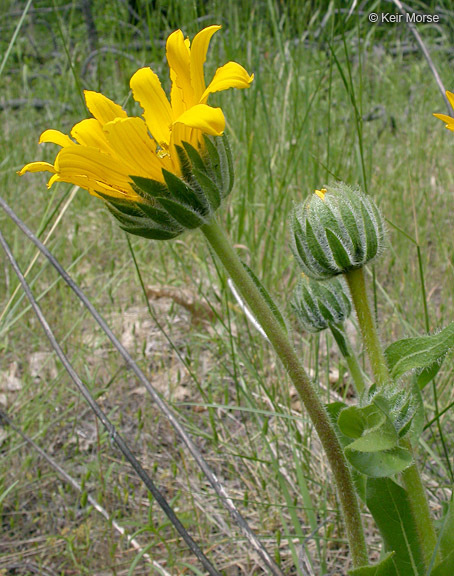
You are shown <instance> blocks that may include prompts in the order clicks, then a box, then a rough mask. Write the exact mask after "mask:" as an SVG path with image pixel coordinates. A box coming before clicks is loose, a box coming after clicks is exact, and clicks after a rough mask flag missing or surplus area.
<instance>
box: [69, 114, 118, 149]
mask: <svg viewBox="0 0 454 576" xmlns="http://www.w3.org/2000/svg"><path fill="white" fill-rule="evenodd" d="M71 136H72V137H73V138H74V139H75V140H77V142H79V144H81V145H82V146H93V147H94V148H98V149H99V150H103V151H104V152H109V151H110V146H109V143H108V142H107V139H106V135H105V133H104V131H103V129H102V126H101V124H100V123H99V122H98V120H96V119H95V118H87V119H86V120H82V121H81V122H78V123H77V124H76V125H75V126H73V128H72V130H71Z"/></svg>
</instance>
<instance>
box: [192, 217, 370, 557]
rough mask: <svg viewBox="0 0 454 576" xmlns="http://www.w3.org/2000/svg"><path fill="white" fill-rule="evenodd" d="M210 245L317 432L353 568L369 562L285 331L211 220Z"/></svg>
mask: <svg viewBox="0 0 454 576" xmlns="http://www.w3.org/2000/svg"><path fill="white" fill-rule="evenodd" d="M201 231H202V232H203V234H204V235H205V238H206V239H207V241H208V242H209V244H210V246H211V247H212V249H213V250H214V252H215V253H216V255H217V256H218V258H219V260H220V261H221V262H222V264H223V265H224V267H225V269H226V271H227V273H228V274H229V276H230V278H231V279H232V280H233V282H234V283H235V286H236V287H237V289H238V290H239V292H240V293H241V296H242V297H243V298H244V301H245V302H246V303H247V305H248V306H249V308H250V310H251V312H252V313H253V314H254V316H255V318H256V320H257V321H258V322H259V324H260V325H261V327H262V328H263V330H264V332H265V333H266V335H267V337H268V339H269V341H270V342H271V344H272V346H273V347H274V350H275V351H276V354H277V355H278V356H279V358H280V360H281V362H282V363H283V365H284V366H285V368H286V370H287V372H288V374H289V376H290V378H291V380H292V381H293V383H294V385H295V388H296V390H297V392H298V394H299V396H300V398H301V401H302V403H303V405H304V407H305V408H306V410H307V412H308V414H309V416H310V418H311V420H312V423H313V425H314V427H315V429H316V431H317V433H318V436H319V438H320V441H321V443H322V445H323V448H324V450H325V452H326V455H327V458H328V461H329V463H330V466H331V470H332V472H333V475H334V478H335V482H336V486H337V491H338V496H339V500H340V503H341V508H342V512H343V516H344V521H345V526H346V532H347V537H348V542H349V545H350V550H351V554H352V560H353V565H354V567H355V568H356V567H360V566H365V565H367V564H368V557H367V548H366V541H365V537H364V531H363V526H362V521H361V515H360V510H359V505H358V499H357V496H356V492H355V488H354V484H353V480H352V476H351V473H350V468H349V466H348V463H347V461H346V459H345V456H344V453H343V451H342V447H341V445H340V443H339V440H338V438H337V436H336V433H335V431H334V428H333V426H332V424H331V422H330V419H329V416H328V414H327V412H326V410H325V408H324V406H323V404H322V402H321V401H320V399H319V397H318V395H317V393H316V391H315V389H314V387H313V385H312V384H311V382H310V380H309V377H308V375H307V374H306V371H305V370H304V368H303V366H302V365H301V363H300V360H299V358H298V355H297V354H296V351H295V349H294V348H293V345H292V344H291V342H290V340H289V338H288V336H287V334H286V333H285V331H284V330H283V328H282V327H281V325H280V324H279V322H278V321H277V320H276V317H275V316H274V314H273V313H272V312H271V310H270V308H269V306H268V303H267V302H266V301H265V299H264V298H263V296H262V294H261V293H260V291H259V289H258V288H257V286H256V284H255V283H254V282H253V280H252V279H251V277H250V275H249V274H248V272H247V271H246V269H245V268H244V266H243V264H242V263H241V260H240V259H239V257H238V255H237V253H236V251H235V249H234V247H233V245H232V243H231V241H230V239H229V238H228V237H227V235H226V234H225V232H224V230H223V229H222V228H221V227H220V226H219V225H218V224H217V222H216V221H215V220H214V219H213V220H212V221H211V222H210V223H209V224H205V225H204V226H202V227H201Z"/></svg>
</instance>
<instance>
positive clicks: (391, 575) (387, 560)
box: [348, 552, 397, 576]
mask: <svg viewBox="0 0 454 576" xmlns="http://www.w3.org/2000/svg"><path fill="white" fill-rule="evenodd" d="M394 554H395V553H394V552H389V553H388V554H386V556H385V557H384V558H383V559H382V560H380V562H379V563H378V564H374V565H373V566H361V567H360V568H354V569H353V570H349V571H348V576H397V572H396V567H395V565H394V562H393V558H394Z"/></svg>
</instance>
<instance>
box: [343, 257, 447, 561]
mask: <svg viewBox="0 0 454 576" xmlns="http://www.w3.org/2000/svg"><path fill="white" fill-rule="evenodd" d="M345 277H346V279H347V282H348V286H349V288H350V293H351V295H352V300H353V304H354V306H355V309H356V315H357V316H358V323H359V327H360V330H361V334H362V337H363V340H364V345H365V347H366V350H367V353H368V356H369V361H370V364H371V368H372V372H373V374H374V377H375V380H376V382H377V385H378V386H379V387H381V388H384V387H386V386H388V385H390V384H391V383H392V380H391V376H390V374H389V371H388V367H387V365H386V360H385V356H384V354H383V349H382V347H381V344H380V339H379V337H378V332H377V328H376V326H375V322H374V319H373V316H372V313H371V310H370V306H369V300H368V297H367V290H366V282H365V279H364V269H363V268H358V269H357V270H351V271H350V272H348V273H347V274H345ZM401 444H402V446H403V447H405V448H407V449H408V450H410V452H411V453H412V454H413V461H414V463H413V464H412V465H411V466H409V467H408V468H407V469H406V470H404V471H403V472H402V480H403V482H404V485H405V489H406V490H407V494H408V498H409V501H410V508H411V511H412V516H413V520H414V522H415V524H416V527H417V530H418V538H419V543H420V546H421V551H422V554H423V558H424V562H425V567H426V568H428V567H429V566H430V562H431V559H432V554H433V552H434V550H435V546H436V544H437V535H436V532H435V527H434V524H433V520H432V517H431V514H430V508H429V502H428V500H427V496H426V491H425V489H424V486H423V484H422V481H421V476H420V474H419V470H418V467H417V465H416V462H415V460H414V450H413V447H412V445H411V442H410V441H409V440H407V439H404V440H402V442H401Z"/></svg>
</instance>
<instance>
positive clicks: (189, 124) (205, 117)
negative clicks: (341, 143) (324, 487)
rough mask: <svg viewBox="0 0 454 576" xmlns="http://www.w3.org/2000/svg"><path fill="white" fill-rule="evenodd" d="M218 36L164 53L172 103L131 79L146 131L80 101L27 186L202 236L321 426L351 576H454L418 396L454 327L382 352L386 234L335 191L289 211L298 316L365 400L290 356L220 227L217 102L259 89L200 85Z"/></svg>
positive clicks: (360, 197) (272, 309)
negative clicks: (86, 195)
mask: <svg viewBox="0 0 454 576" xmlns="http://www.w3.org/2000/svg"><path fill="white" fill-rule="evenodd" d="M219 28H220V27H219V26H209V27H207V28H205V29H203V30H201V31H200V32H199V33H198V34H197V35H196V36H195V37H194V39H193V41H192V43H191V42H190V41H189V39H185V38H184V36H183V34H182V32H181V31H179V30H178V31H176V32H174V33H173V34H171V35H170V36H169V38H168V39H167V46H166V53H167V60H168V63H169V68H170V79H171V83H172V88H171V93H170V100H169V99H168V97H167V95H166V94H165V92H164V90H163V88H162V86H161V83H160V81H159V78H158V77H157V75H156V74H155V73H154V72H153V71H152V70H151V69H150V68H142V69H140V70H138V71H137V72H136V73H135V74H134V75H133V77H132V78H131V82H130V86H131V90H132V95H133V98H134V100H135V101H136V102H137V103H138V104H139V105H140V106H141V107H142V109H143V114H142V116H140V117H137V116H132V117H131V116H128V115H127V113H126V111H125V110H123V108H121V106H119V105H118V104H115V103H114V102H112V101H111V100H109V99H108V98H107V97H106V96H104V95H102V94H98V93H96V92H91V91H86V92H85V100H86V104H87V108H88V110H89V111H90V113H91V116H92V117H91V118H89V119H85V120H82V121H81V122H79V123H78V124H76V125H75V126H74V127H73V129H72V130H71V134H70V136H68V135H66V134H63V133H62V132H60V131H58V130H53V129H52V130H46V131H45V132H44V133H43V134H42V135H41V138H40V142H43V143H53V144H56V145H57V146H59V147H60V150H59V152H58V153H57V155H56V157H55V160H54V162H53V163H50V162H41V161H38V162H31V163H29V164H27V165H26V166H24V167H23V168H22V170H21V171H20V174H24V173H25V172H42V171H47V172H50V174H51V178H50V180H49V183H48V186H49V187H50V186H52V184H53V183H54V182H58V181H60V182H70V183H73V184H75V185H77V186H80V187H81V188H84V189H86V190H88V191H89V192H90V193H91V194H92V195H93V196H96V197H98V198H100V199H101V200H102V201H104V202H105V203H106V205H107V207H108V209H109V210H110V211H111V213H112V214H113V215H114V216H115V218H116V219H117V220H118V221H119V223H120V226H121V227H122V228H123V229H124V230H126V231H127V232H129V233H131V234H135V235H139V236H142V237H144V238H148V239H153V240H168V239H172V238H175V237H177V236H180V235H181V234H183V233H184V232H187V231H190V230H194V229H198V230H200V232H201V233H202V234H203V235H204V237H205V239H206V240H207V242H208V243H209V245H210V246H211V248H212V250H213V252H214V253H215V254H216V255H217V257H218V258H219V261H220V262H221V263H222V265H223V266H224V267H225V269H226V271H227V273H228V275H229V276H230V279H231V280H232V281H233V283H234V284H235V286H236V290H237V291H238V293H239V296H240V297H241V298H242V300H243V302H244V304H245V306H247V307H248V308H249V311H250V313H251V314H252V315H253V316H254V317H255V319H256V321H257V323H258V324H260V326H261V328H262V329H263V332H264V333H265V334H266V336H267V338H268V341H269V342H270V344H271V346H272V347H273V348H274V350H275V352H276V354H277V356H278V357H279V358H280V360H281V361H282V363H283V365H284V366H285V368H286V370H287V372H288V375H289V377H290V379H291V380H292V382H293V384H294V385H295V388H296V390H297V392H298V394H299V395H300V398H301V400H302V404H303V406H304V409H305V410H306V412H307V414H308V416H309V417H310V418H311V420H312V422H313V426H314V428H315V430H316V432H317V434H318V436H319V438H320V442H321V444H322V446H323V449H324V450H325V454H326V458H327V460H328V462H329V465H330V468H331V473H332V478H333V482H334V484H335V486H336V488H337V495H338V499H339V506H340V513H341V514H342V516H343V519H344V525H345V534H346V537H347V539H348V542H349V546H350V551H351V560H352V564H353V568H352V569H351V570H350V571H349V574H351V575H355V576H373V575H374V576H423V575H428V574H429V572H430V574H432V576H452V574H454V537H453V534H454V510H453V506H450V507H449V509H448V510H447V512H446V514H445V516H444V518H443V520H442V522H441V523H440V524H439V526H438V530H436V529H435V525H434V520H433V517H432V515H431V512H430V510H429V506H428V501H427V496H426V492H425V489H424V486H423V484H422V481H421V476H420V471H419V469H418V466H417V463H416V459H415V454H416V452H417V448H418V439H419V436H420V435H421V432H422V429H423V424H424V408H423V402H422V398H421V391H422V390H423V388H424V387H425V386H426V385H427V384H428V383H429V382H430V381H431V380H432V379H433V378H434V376H435V375H436V373H437V370H439V367H440V365H441V362H442V360H443V358H444V356H445V355H446V353H447V352H448V351H449V349H450V348H452V347H453V346H454V328H453V327H454V324H451V325H450V326H448V327H447V328H446V329H445V330H443V331H441V332H439V333H438V334H434V335H425V336H421V337H418V338H407V339H404V340H399V341H397V342H394V343H393V344H391V345H390V346H389V347H388V348H387V349H386V350H383V349H382V347H381V343H380V341H379V338H378V334H377V329H376V325H375V318H374V317H373V315H372V314H371V310H370V306H369V300H368V295H367V290H366V282H365V276H364V267H365V266H366V265H367V264H368V263H370V262H371V261H374V260H377V258H378V257H379V256H380V255H381V254H382V253H383V252H384V251H385V249H386V243H385V224H384V219H383V216H382V215H381V213H380V211H379V209H378V208H377V206H376V204H375V202H374V201H373V199H372V198H371V197H370V196H368V195H366V194H364V193H363V192H362V191H360V190H359V189H358V188H350V187H349V186H347V185H345V184H342V183H334V184H332V185H329V186H326V187H325V188H322V189H320V190H317V191H316V192H315V193H314V194H311V195H310V196H309V197H308V198H307V199H306V200H305V201H304V202H303V203H302V204H300V205H298V206H296V207H295V209H294V211H293V214H292V216H291V219H290V226H289V228H290V237H291V242H290V244H291V249H292V251H293V254H294V256H295V260H296V265H297V266H299V267H300V269H301V272H302V273H303V276H302V277H301V280H300V282H299V284H298V286H297V287H296V291H295V294H294V297H293V300H292V303H291V309H292V310H293V312H294V314H295V315H296V317H297V318H298V319H299V321H300V322H301V324H302V326H303V327H304V328H305V329H306V330H307V331H309V332H319V331H321V330H325V329H329V330H331V332H332V334H333V336H334V338H335V340H336V343H337V345H338V347H339V350H340V352H341V354H342V355H343V356H344V357H345V360H346V362H347V365H348V367H349V371H350V374H351V377H352V382H353V384H354V387H355V389H356V392H357V398H356V401H355V402H351V403H350V404H349V405H346V404H344V403H341V402H337V403H334V404H331V405H328V406H325V405H324V403H323V401H322V399H321V398H320V396H319V394H318V391H317V389H316V387H315V386H314V384H313V383H312V382H311V380H310V378H309V377H308V375H307V373H306V371H305V369H304V367H303V366H302V364H301V359H300V354H299V353H298V352H297V351H296V350H295V349H294V347H293V344H292V341H291V337H290V334H289V331H288V326H289V323H288V322H286V321H285V319H284V318H283V316H282V314H281V313H280V312H279V307H278V306H276V305H275V304H274V302H273V300H272V298H271V296H270V295H269V293H268V292H267V291H266V290H265V288H264V287H263V286H262V285H261V283H260V281H259V280H258V278H257V276H256V275H255V274H254V273H253V272H252V271H251V270H250V269H249V268H248V267H247V266H245V265H244V264H243V263H242V262H241V260H240V258H239V257H238V254H237V252H236V250H235V248H234V246H233V244H232V242H231V240H230V239H229V237H228V236H227V235H226V233H225V231H224V230H223V228H222V227H221V226H220V224H219V223H218V221H217V213H218V211H219V210H218V209H219V208H220V207H221V204H222V200H223V199H224V198H225V197H226V196H227V194H229V193H230V191H231V190H232V186H233V163H232V158H231V153H230V148H229V145H228V142H227V139H226V136H225V135H224V129H225V118H224V115H223V112H222V110H221V109H220V108H213V107H211V106H209V105H208V104H207V100H208V97H209V95H210V94H212V93H214V92H219V91H222V90H225V89H228V88H239V89H243V88H248V87H249V86H250V85H251V83H252V81H253V75H249V74H248V73H247V72H246V70H245V69H244V68H243V67H242V66H240V65H239V64H237V63H235V62H228V63H227V64H225V65H224V66H222V67H220V68H218V70H217V71H216V73H215V75H214V77H213V79H212V81H211V82H210V83H209V84H208V86H207V85H206V84H205V78H204V69H203V66H204V62H205V59H206V53H207V50H208V46H209V42H210V39H211V37H212V36H213V34H214V33H215V32H216V31H217V30H219ZM352 309H354V310H355V313H356V317H357V321H358V325H359V328H360V332H361V335H362V339H363V342H364V347H365V349H366V351H367V355H368V358H369V367H370V371H369V370H368V371H367V372H368V373H365V372H364V371H363V370H362V369H361V367H360V365H359V364H358V361H357V359H356V356H355V352H354V350H353V347H352V346H351V345H350V343H349V342H348V338H347V335H346V332H345V330H344V328H343V324H344V322H345V321H346V320H347V318H348V316H349V315H350V313H351V312H352ZM360 502H362V504H363V505H365V506H366V507H367V508H368V510H369V512H370V513H371V514H372V516H373V518H374V520H375V522H376V524H377V526H378V529H379V530H380V532H381V534H382V537H383V553H382V555H381V558H380V560H379V562H378V563H376V564H375V565H373V566H371V565H370V564H369V553H368V550H367V546H366V540H365V537H364V530H363V526H362V517H361V512H360Z"/></svg>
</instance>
